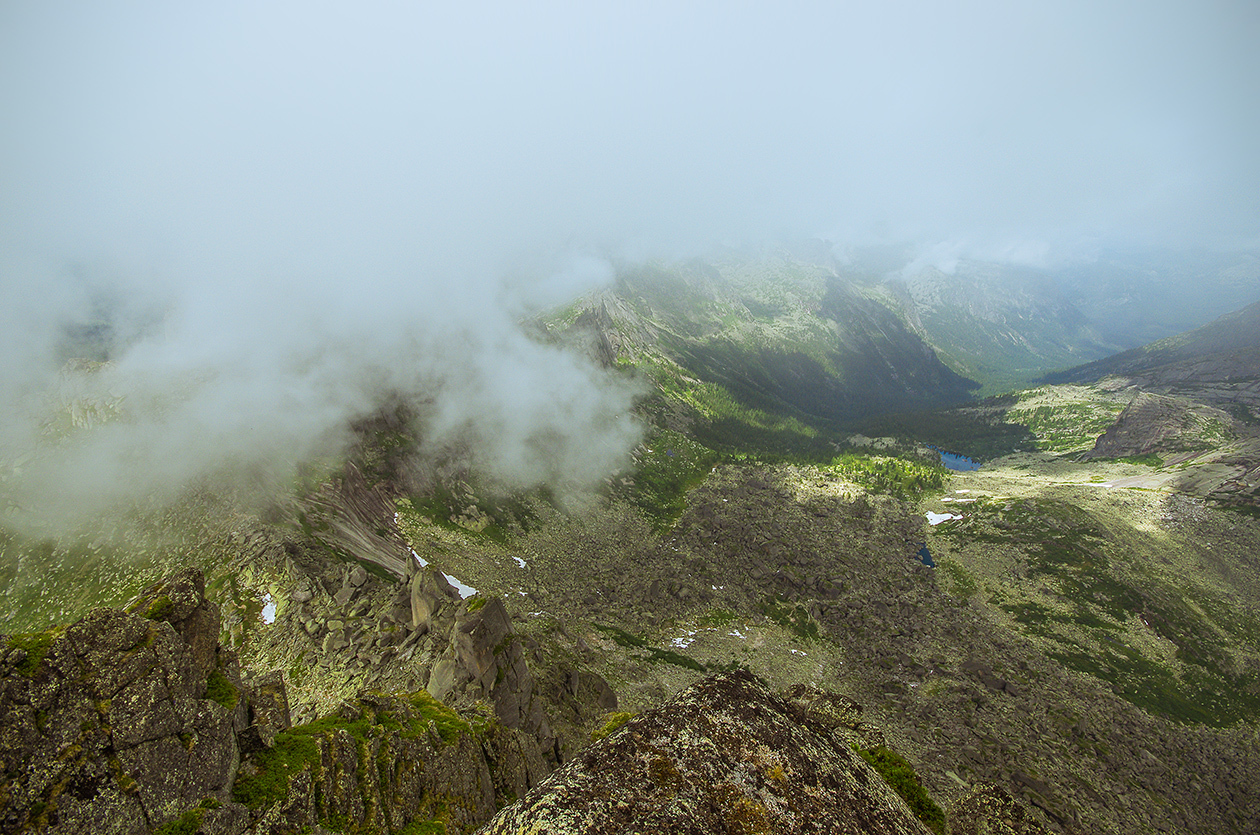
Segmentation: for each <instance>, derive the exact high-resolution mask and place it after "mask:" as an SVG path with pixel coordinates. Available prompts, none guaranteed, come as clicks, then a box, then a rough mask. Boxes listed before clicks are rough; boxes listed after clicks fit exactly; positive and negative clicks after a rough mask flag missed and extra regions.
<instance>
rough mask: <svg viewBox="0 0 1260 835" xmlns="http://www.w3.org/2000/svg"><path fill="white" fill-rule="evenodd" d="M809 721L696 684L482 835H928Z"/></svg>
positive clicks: (773, 704) (757, 698)
mask: <svg viewBox="0 0 1260 835" xmlns="http://www.w3.org/2000/svg"><path fill="white" fill-rule="evenodd" d="M816 713H817V711H812V710H808V709H806V708H804V707H802V706H801V703H800V702H799V700H798V701H794V702H788V701H785V700H783V699H781V698H779V697H778V696H776V695H774V694H772V693H771V692H770V691H768V690H767V689H766V688H765V687H763V686H762V685H761V684H760V683H758V682H757V680H756V679H755V678H754V677H753V676H752V675H751V674H749V673H747V672H742V671H741V672H733V673H723V674H720V675H718V676H714V677H712V678H709V679H705V680H704V681H701V682H699V683H697V684H695V685H694V686H692V687H690V688H688V689H686V690H684V691H682V692H681V693H680V694H679V695H678V696H676V697H675V698H674V699H673V700H672V701H670V702H669V703H668V704H666V705H665V706H663V707H661V708H659V709H657V710H654V711H651V712H649V713H646V714H643V715H642V716H640V717H639V718H637V719H635V720H633V721H631V722H630V723H628V724H627V725H626V726H625V727H624V728H622V729H621V730H620V731H618V732H617V733H616V734H614V735H613V736H610V737H609V738H608V739H606V740H604V741H603V742H601V743H597V744H595V745H592V746H591V747H590V748H588V749H586V750H585V751H583V752H582V753H581V754H579V755H578V756H577V757H576V758H575V759H574V760H573V761H571V762H570V763H568V764H567V765H565V766H564V767H563V768H561V769H559V770H558V771H556V772H554V773H553V774H552V776H551V777H549V778H548V779H547V780H546V781H544V782H543V783H542V784H541V785H540V786H538V787H537V788H536V789H534V790H533V791H531V792H530V793H529V794H528V795H527V796H526V797H525V798H524V800H522V801H521V802H520V803H518V804H516V805H514V806H510V807H508V808H507V809H504V810H503V811H502V812H500V813H499V814H498V815H497V816H496V817H495V818H494V820H492V821H491V822H490V824H489V825H488V826H487V827H486V829H485V830H484V832H485V833H487V835H498V834H499V833H502V834H503V835H506V833H518V832H551V833H592V835H594V833H605V832H608V833H611V832H643V833H648V832H670V833H695V835H700V833H705V834H706V835H708V833H714V832H758V833H810V832H819V833H822V832H826V833H855V834H856V833H863V835H868V833H887V835H892V834H893V833H899V834H900V833H907V834H908V833H914V835H923V834H924V833H928V832H929V830H928V829H927V828H926V827H925V826H924V825H923V824H921V823H920V822H919V821H918V820H917V819H916V818H915V817H914V815H913V814H912V813H911V811H910V809H909V808H908V807H907V806H906V805H905V803H904V802H903V801H902V800H901V799H900V798H899V797H897V795H896V794H894V793H893V791H892V790H891V789H890V788H889V787H888V785H887V784H886V783H885V782H884V780H883V779H882V778H881V777H880V776H879V775H878V774H876V773H875V772H874V771H872V770H871V769H870V768H869V767H868V766H867V765H866V764H865V763H864V762H863V761H862V759H861V758H860V757H859V756H858V755H857V754H856V753H855V752H854V751H853V750H852V749H851V748H850V747H849V745H848V742H847V740H846V738H845V737H844V736H843V735H842V734H839V733H837V732H836V728H837V724H836V723H835V722H829V721H823V719H822V718H821V717H820V716H818V715H815V714H816Z"/></svg>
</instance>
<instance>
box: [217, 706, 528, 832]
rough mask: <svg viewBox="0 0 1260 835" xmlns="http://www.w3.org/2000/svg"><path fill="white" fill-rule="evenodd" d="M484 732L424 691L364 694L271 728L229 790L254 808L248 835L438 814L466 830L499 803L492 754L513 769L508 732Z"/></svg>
mask: <svg viewBox="0 0 1260 835" xmlns="http://www.w3.org/2000/svg"><path fill="white" fill-rule="evenodd" d="M505 734H506V735H505ZM489 736H490V737H491V738H492V740H493V741H490V742H487V741H486V739H487V733H485V732H483V733H478V732H476V731H474V729H473V727H472V726H471V725H469V724H468V723H467V722H465V721H464V720H463V719H462V718H461V717H459V716H458V715H457V714H455V713H454V712H453V711H451V710H450V709H449V708H447V707H445V706H444V705H442V704H440V703H438V702H437V701H435V700H434V699H432V698H431V697H429V696H428V694H427V693H424V692H423V691H422V692H420V693H416V694H412V695H403V696H390V695H385V694H381V693H362V694H360V696H359V697H358V698H357V699H354V700H351V701H347V702H345V703H343V704H342V706H341V708H340V709H339V710H338V711H337V712H336V713H335V714H333V715H331V716H327V717H324V718H323V719H320V720H317V721H316V722H312V723H310V724H307V725H303V726H298V727H296V728H292V729H290V730H288V731H285V732H282V733H280V734H277V736H276V739H275V745H274V747H273V748H271V749H268V750H264V751H260V752H259V753H258V754H256V755H255V756H253V757H251V758H250V759H249V760H248V761H247V762H246V763H245V764H244V765H243V766H242V768H241V774H240V777H239V779H238V780H237V782H236V785H235V796H236V797H237V798H239V799H240V800H241V801H243V802H244V803H245V804H246V805H248V806H249V807H250V808H251V809H252V810H254V813H255V818H256V820H255V823H254V826H253V828H252V829H251V830H250V832H251V835H252V833H257V834H258V835H264V834H265V835H272V833H274V834H275V835H279V833H287V832H300V831H309V829H312V828H315V827H320V826H323V827H327V828H333V829H337V830H340V831H354V832H379V833H389V832H398V831H400V830H404V829H405V828H406V827H408V826H410V825H411V824H413V823H417V822H421V821H440V822H441V823H442V824H443V825H444V826H445V831H446V832H448V833H452V835H455V834H456V833H466V832H472V831H473V830H474V829H476V828H477V827H478V826H480V825H481V824H482V823H484V822H485V821H486V820H488V819H489V818H490V816H491V815H492V814H494V811H495V809H496V808H497V805H498V804H497V803H496V799H497V797H498V795H497V793H496V781H495V777H494V774H493V773H492V771H491V768H490V765H491V762H495V763H496V764H497V763H498V762H499V761H503V767H504V770H505V771H508V772H513V771H515V770H519V768H518V765H519V764H518V763H517V762H516V761H514V760H513V759H512V752H511V749H510V744H511V732H510V731H497V732H496V733H494V734H490V735H489ZM487 749H489V750H490V751H491V752H493V753H494V755H495V756H496V757H497V759H494V760H492V759H490V758H488V757H487ZM518 788H519V785H518ZM510 797H512V795H511V794H510V793H508V794H506V796H504V797H503V800H504V801H506V800H507V799H508V798H510Z"/></svg>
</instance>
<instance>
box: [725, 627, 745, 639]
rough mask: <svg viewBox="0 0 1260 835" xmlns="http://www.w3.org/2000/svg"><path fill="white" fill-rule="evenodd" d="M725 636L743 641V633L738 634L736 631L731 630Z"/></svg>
mask: <svg viewBox="0 0 1260 835" xmlns="http://www.w3.org/2000/svg"><path fill="white" fill-rule="evenodd" d="M726 634H727V635H730V636H731V637H732V638H739V639H740V640H741V641H742V640H743V639H744V633H742V632H740V631H739V630H738V629H732V630H731V631H730V632H727V633H726Z"/></svg>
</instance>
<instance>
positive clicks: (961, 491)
mask: <svg viewBox="0 0 1260 835" xmlns="http://www.w3.org/2000/svg"><path fill="white" fill-rule="evenodd" d="M954 492H955V493H970V492H971V491H970V490H955V491H954Z"/></svg>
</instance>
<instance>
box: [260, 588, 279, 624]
mask: <svg viewBox="0 0 1260 835" xmlns="http://www.w3.org/2000/svg"><path fill="white" fill-rule="evenodd" d="M262 619H263V623H275V622H276V601H274V600H272V599H271V595H269V594H264V595H263V610H262Z"/></svg>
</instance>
